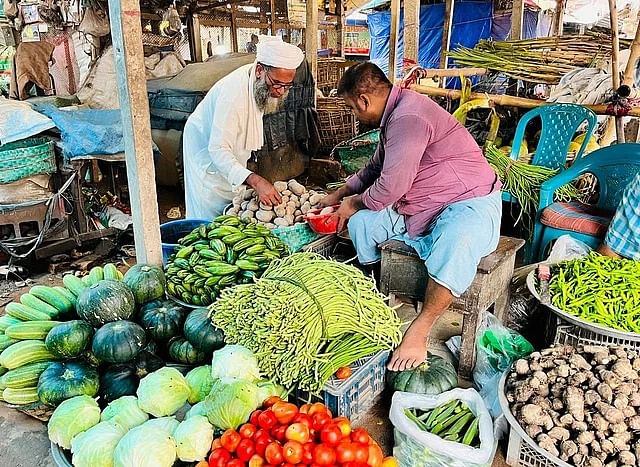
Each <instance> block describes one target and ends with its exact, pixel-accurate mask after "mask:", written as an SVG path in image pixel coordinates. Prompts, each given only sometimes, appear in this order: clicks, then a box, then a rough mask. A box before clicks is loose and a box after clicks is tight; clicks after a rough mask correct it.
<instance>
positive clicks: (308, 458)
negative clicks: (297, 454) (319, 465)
mask: <svg viewBox="0 0 640 467" xmlns="http://www.w3.org/2000/svg"><path fill="white" fill-rule="evenodd" d="M315 447H316V445H315V443H313V442H312V443H306V444H303V445H302V463H303V464H311V463H312V462H313V449H314V448H315Z"/></svg>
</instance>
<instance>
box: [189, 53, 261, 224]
mask: <svg viewBox="0 0 640 467" xmlns="http://www.w3.org/2000/svg"><path fill="white" fill-rule="evenodd" d="M254 70H255V64H249V65H244V66H242V67H240V68H238V69H237V70H235V71H233V72H232V73H230V74H229V75H227V76H225V77H224V78H222V79H221V80H220V81H218V82H217V83H216V84H215V85H214V86H213V87H212V88H211V90H210V91H209V92H208V93H207V95H206V96H205V98H204V99H203V101H202V102H201V103H200V104H199V105H198V107H196V109H195V111H194V112H193V113H192V114H191V116H190V117H189V119H188V120H187V123H186V125H185V127H184V135H183V157H184V184H185V200H186V208H187V213H186V215H187V218H189V219H213V218H214V217H215V216H217V215H219V214H220V213H221V212H222V210H223V209H224V207H225V206H226V205H227V204H229V203H231V200H232V199H233V196H234V193H235V192H237V191H238V190H239V189H240V187H241V186H242V184H243V183H244V181H245V180H246V179H247V177H248V176H249V175H250V174H251V171H250V170H248V169H247V161H248V160H249V158H250V157H251V151H253V150H257V149H260V147H262V145H263V127H262V112H261V111H260V110H259V109H258V107H257V105H256V103H255V98H254V95H253V83H254V81H255V77H254V73H253V72H254Z"/></svg>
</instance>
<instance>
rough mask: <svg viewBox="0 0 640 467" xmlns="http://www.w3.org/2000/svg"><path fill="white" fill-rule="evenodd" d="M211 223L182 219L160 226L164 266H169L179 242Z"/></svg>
mask: <svg viewBox="0 0 640 467" xmlns="http://www.w3.org/2000/svg"><path fill="white" fill-rule="evenodd" d="M208 223H209V221H206V220H202V219H180V220H177V221H171V222H167V223H165V224H162V225H161V226H160V241H161V242H162V264H163V265H165V266H166V265H167V260H168V259H169V256H171V255H172V254H173V252H174V251H175V249H176V247H177V246H178V240H180V239H181V238H182V237H184V236H185V235H187V234H189V233H190V232H191V231H192V230H193V229H195V228H196V227H198V226H199V225H202V224H208Z"/></svg>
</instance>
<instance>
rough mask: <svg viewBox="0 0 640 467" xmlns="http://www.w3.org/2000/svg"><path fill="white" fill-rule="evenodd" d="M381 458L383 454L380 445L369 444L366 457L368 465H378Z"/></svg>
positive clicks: (373, 466)
mask: <svg viewBox="0 0 640 467" xmlns="http://www.w3.org/2000/svg"><path fill="white" fill-rule="evenodd" d="M383 459H384V454H383V453H382V449H380V446H378V445H377V444H371V445H369V458H368V459H367V464H369V466H370V467H380V466H381V465H382V460H383Z"/></svg>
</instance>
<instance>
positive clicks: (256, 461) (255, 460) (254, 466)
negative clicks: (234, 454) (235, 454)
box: [249, 454, 265, 467]
mask: <svg viewBox="0 0 640 467" xmlns="http://www.w3.org/2000/svg"><path fill="white" fill-rule="evenodd" d="M264 464H265V460H264V459H263V458H262V455H259V454H254V455H253V456H251V459H249V467H264Z"/></svg>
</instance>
